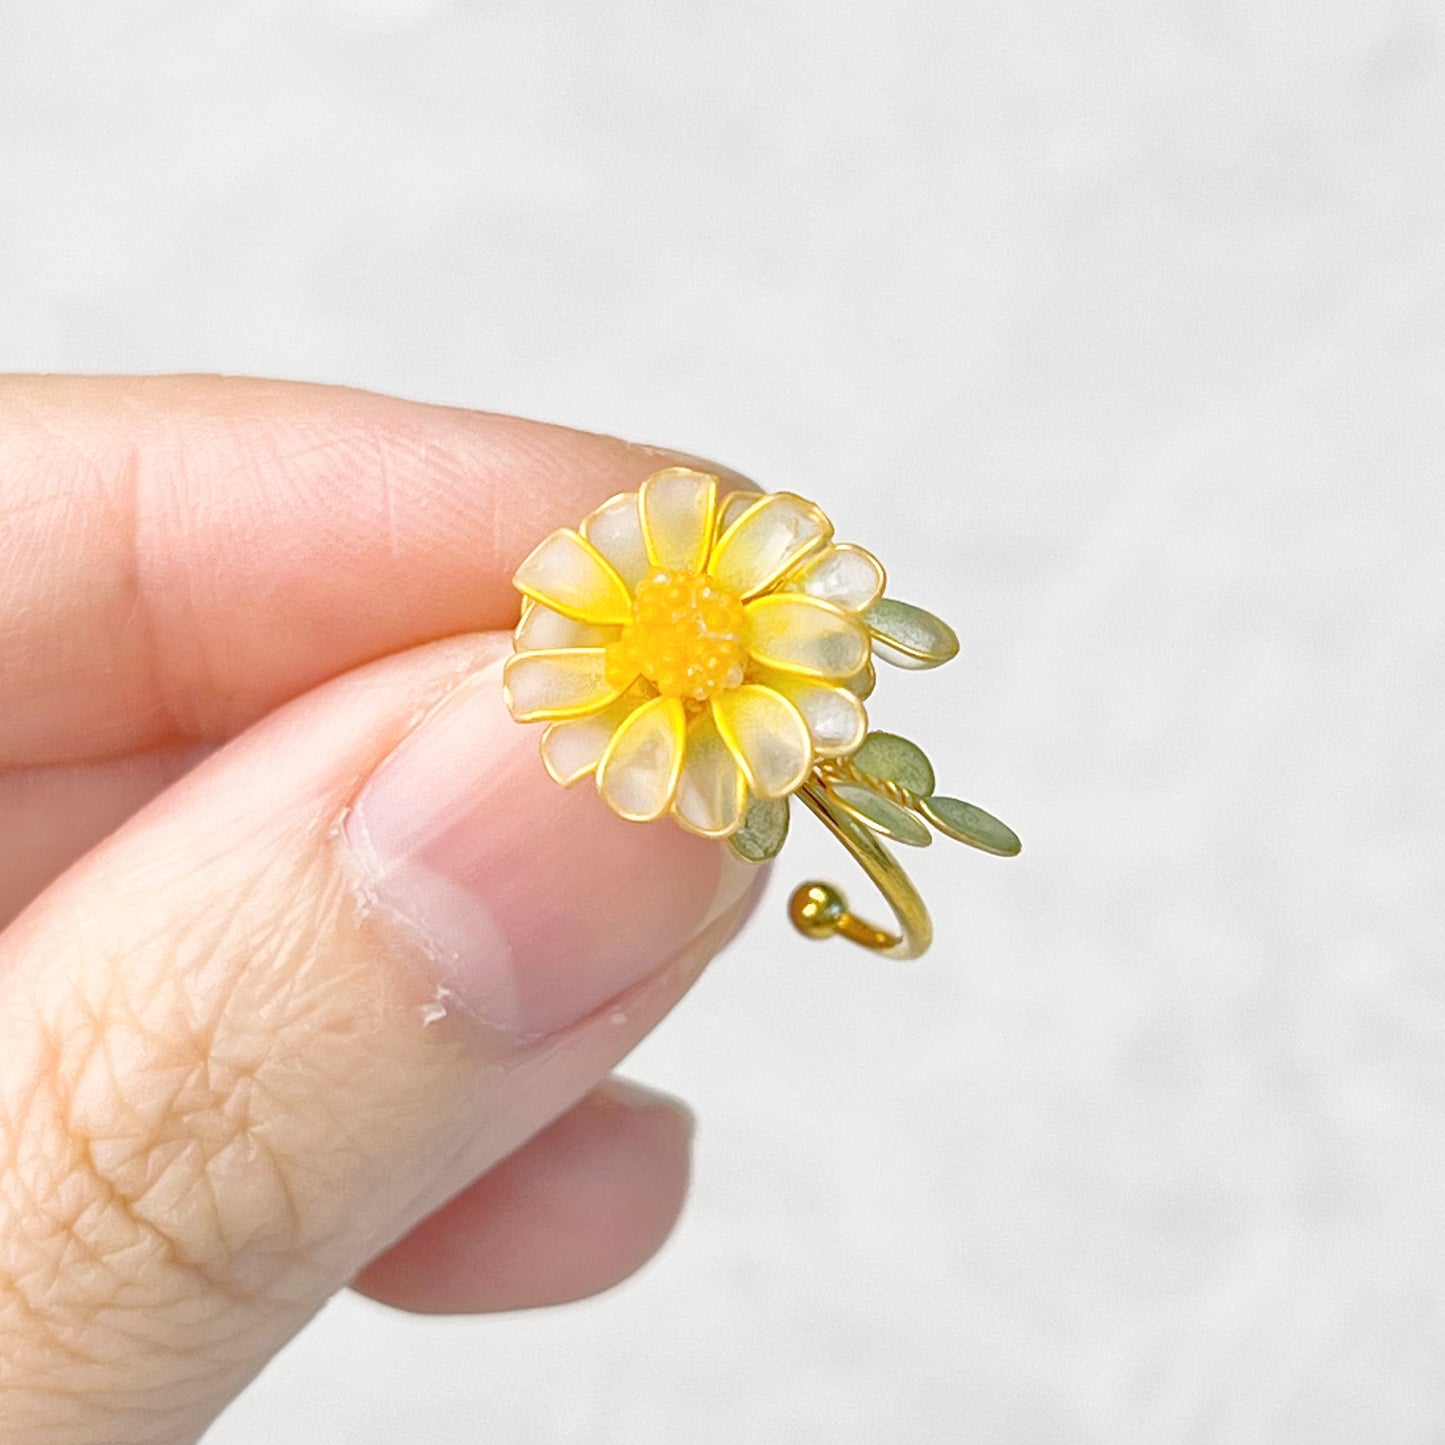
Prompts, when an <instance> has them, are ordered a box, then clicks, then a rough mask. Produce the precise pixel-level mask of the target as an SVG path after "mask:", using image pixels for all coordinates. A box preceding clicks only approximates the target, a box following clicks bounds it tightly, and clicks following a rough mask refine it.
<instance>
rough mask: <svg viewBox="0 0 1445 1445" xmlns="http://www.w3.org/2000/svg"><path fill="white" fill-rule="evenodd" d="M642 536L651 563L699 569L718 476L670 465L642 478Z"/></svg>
mask: <svg viewBox="0 0 1445 1445" xmlns="http://www.w3.org/2000/svg"><path fill="white" fill-rule="evenodd" d="M637 510H638V512H639V513H640V514H641V516H642V536H643V540H644V541H645V542H646V543H647V555H648V557H649V558H650V559H651V561H652V564H653V566H655V567H666V568H669V569H670V570H674V571H678V572H701V571H702V569H703V567H704V565H705V564H706V562H707V554H708V550H709V548H710V547H711V545H712V536H713V524H714V523H715V522H716V520H717V478H716V477H710V476H708V475H707V473H706V472H694V471H690V470H689V469H688V468H687V467H669V468H668V469H667V470H666V471H665V472H657V473H656V474H654V475H653V476H650V477H648V479H647V480H646V481H645V482H643V484H642V488H641V490H640V491H639V492H638V494H637Z"/></svg>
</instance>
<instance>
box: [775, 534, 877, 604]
mask: <svg viewBox="0 0 1445 1445" xmlns="http://www.w3.org/2000/svg"><path fill="white" fill-rule="evenodd" d="M884 581H885V579H884V576H883V566H882V564H881V563H880V562H879V560H878V559H877V558H876V557H875V556H874V555H873V554H872V553H871V552H865V551H864V550H863V548H862V547H855V546H854V545H853V544H852V543H851V542H836V543H834V544H833V545H832V546H831V547H824V548H823V550H822V551H821V552H815V553H814V554H813V555H812V556H811V557H809V558H808V560H807V561H806V562H804V563H803V565H802V566H801V567H798V568H796V569H795V570H794V571H793V573H792V574H791V576H789V578H788V582H787V586H788V590H789V591H791V592H806V593H807V594H808V596H809V597H821V598H822V599H823V601H824V602H831V603H832V604H833V605H834V606H835V607H841V608H842V609H843V610H844V611H845V612H862V611H864V610H865V609H866V608H869V607H871V606H872V605H873V604H874V603H875V602H876V601H877V600H878V599H879V598H880V597H881V596H882V595H883V584H884Z"/></svg>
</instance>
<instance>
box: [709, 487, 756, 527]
mask: <svg viewBox="0 0 1445 1445" xmlns="http://www.w3.org/2000/svg"><path fill="white" fill-rule="evenodd" d="M763 496H764V493H762V492H729V493H728V495H727V496H725V497H724V498H723V499H722V504H721V505H720V506H719V507H718V509H717V526H718V531H719V532H726V531H727V529H728V528H729V527H731V526H732V524H733V523H734V522H736V521H737V519H738V518H739V517H741V516H742V514H743V513H744V512H746V511H747V509H748V508H749V507H751V506H752V504H753V503H754V502H760V501H762V499H763Z"/></svg>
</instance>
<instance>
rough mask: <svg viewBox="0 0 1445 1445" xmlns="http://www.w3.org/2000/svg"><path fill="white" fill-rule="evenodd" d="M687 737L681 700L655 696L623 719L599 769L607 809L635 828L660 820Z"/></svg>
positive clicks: (599, 788)
mask: <svg viewBox="0 0 1445 1445" xmlns="http://www.w3.org/2000/svg"><path fill="white" fill-rule="evenodd" d="M686 735H687V714H686V713H685V712H684V711H683V706H682V699H681V698H676V697H655V698H653V699H652V701H651V702H645V703H643V704H642V706H641V707H640V708H638V709H637V711H636V712H634V713H632V714H631V716H630V717H628V718H626V719H625V720H624V721H623V723H622V725H621V726H620V727H619V728H618V729H617V731H616V732H615V733H613V734H612V740H611V742H609V743H608V744H607V747H606V749H605V751H604V752H603V754H602V760H601V762H600V763H599V764H598V765H597V791H598V792H599V793H601V794H602V799H603V801H604V802H605V803H606V804H607V806H608V807H609V808H611V809H612V811H613V812H614V813H616V814H618V816H620V817H623V818H627V819H629V820H630V821H631V822H634V823H649V822H651V821H652V819H654V818H660V817H662V815H663V814H664V813H665V812H667V810H668V808H669V807H670V806H671V804H672V797H673V794H674V793H675V792H676V790H677V778H678V774H679V773H680V772H681V770H682V758H683V744H684V742H685V740H686Z"/></svg>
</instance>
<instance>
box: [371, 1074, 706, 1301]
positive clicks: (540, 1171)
mask: <svg viewBox="0 0 1445 1445" xmlns="http://www.w3.org/2000/svg"><path fill="white" fill-rule="evenodd" d="M693 1132H694V1120H693V1116H692V1113H691V1111H690V1110H689V1109H687V1107H686V1106H685V1105H683V1104H681V1103H680V1102H679V1101H677V1100H675V1099H672V1098H670V1097H668V1096H666V1095H663V1094H659V1093H656V1092H654V1091H652V1090H650V1089H644V1088H642V1087H641V1086H640V1085H637V1084H633V1083H629V1082H626V1081H624V1080H620V1079H613V1080H609V1081H608V1082H607V1083H605V1084H603V1085H601V1086H599V1087H598V1088H597V1089H595V1090H593V1092H592V1093H591V1094H589V1095H588V1096H587V1097H586V1098H585V1099H584V1100H582V1102H581V1103H579V1104H577V1105H576V1106H575V1107H574V1108H573V1109H571V1110H570V1111H569V1112H568V1113H566V1114H564V1115H563V1116H562V1117H561V1118H560V1119H558V1120H556V1121H555V1122H554V1123H552V1124H551V1125H549V1126H548V1127H547V1128H546V1129H544V1130H543V1131H542V1132H541V1133H540V1134H537V1135H536V1136H534V1137H533V1138H532V1139H531V1140H530V1141H529V1142H528V1143H527V1144H525V1145H524V1146H523V1147H522V1148H521V1149H519V1150H518V1151H517V1152H516V1153H514V1154H513V1155H511V1156H510V1157H509V1158H507V1159H506V1160H504V1161H503V1162H502V1163H501V1164H499V1165H497V1167H496V1168H494V1169H492V1170H491V1171H490V1172H489V1173H487V1174H485V1175H483V1176H482V1178H480V1179H478V1180H477V1181H476V1182H475V1183H473V1184H472V1185H470V1186H469V1187H468V1188H467V1189H465V1190H463V1191H462V1193H461V1194H459V1195H458V1196H457V1197H456V1198H455V1199H453V1200H452V1201H451V1202H450V1203H449V1204H447V1205H445V1206H444V1207H443V1208H442V1209H440V1210H438V1211H437V1212H436V1213H435V1214H433V1215H431V1216H430V1217H429V1218H428V1219H426V1220H424V1221H423V1222H422V1223H421V1224H419V1225H418V1226H417V1227H416V1228H415V1229H414V1230H412V1231H411V1232H410V1233H409V1234H408V1235H406V1237H405V1238H403V1239H402V1240H400V1241H399V1242H398V1243H397V1244H395V1245H393V1246H392V1247H391V1248H390V1249H389V1250H387V1251H386V1253H385V1254H383V1255H381V1256H380V1257H379V1258H377V1259H376V1260H373V1261H372V1263H371V1264H369V1265H368V1266H367V1267H366V1268H365V1269H364V1270H362V1271H361V1273H360V1274H359V1275H358V1276H357V1277H356V1279H355V1280H354V1281H353V1288H354V1289H356V1290H357V1291H358V1292H360V1293H362V1294H365V1295H367V1296H369V1297H370V1298H372V1299H375V1300H377V1301H379V1302H380V1303H382V1304H386V1305H390V1306H392V1307H393V1308H396V1309H403V1310H407V1311H410V1312H412V1313H419V1314H477V1313H488V1312H493V1311H499V1310H514V1309H532V1308H537V1307H540V1306H543V1305H554V1304H565V1303H568V1302H570V1301H573V1300H578V1299H584V1298H587V1297H588V1296H591V1295H595V1294H600V1293H601V1292H602V1291H604V1290H607V1289H611V1288H612V1287H613V1286H615V1285H617V1284H620V1283H621V1282H622V1281H623V1280H625V1279H627V1278H628V1277H630V1276H631V1275H632V1274H634V1273H635V1272H636V1271H637V1270H638V1269H639V1268H641V1266H642V1265H644V1264H645V1263H647V1261H648V1260H650V1259H651V1258H652V1257H653V1256H654V1255H655V1254H656V1253H657V1251H658V1250H659V1249H660V1248H661V1247H662V1245H663V1243H664V1242H665V1241H666V1239H667V1238H668V1236H669V1235H670V1234H671V1232H672V1229H673V1226H674V1224H675V1223H676V1221H677V1218H678V1215H679V1214H680V1212H681V1210H682V1206H683V1203H684V1200H685V1198H686V1195H687V1188H688V1181H689V1176H690V1173H691V1153H692V1139H693Z"/></svg>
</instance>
